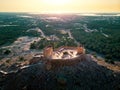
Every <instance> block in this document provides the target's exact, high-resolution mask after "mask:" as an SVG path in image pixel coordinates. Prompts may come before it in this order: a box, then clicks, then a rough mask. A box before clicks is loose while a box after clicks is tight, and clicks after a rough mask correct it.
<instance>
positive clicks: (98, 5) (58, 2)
mask: <svg viewBox="0 0 120 90" xmlns="http://www.w3.org/2000/svg"><path fill="white" fill-rule="evenodd" d="M0 12H37V13H86V12H88V13H95V12H97V13H116V12H120V0H97V1H96V0H84V1H81V0H34V1H33V0H20V1H18V0H12V1H9V0H4V1H2V0H1V3H0Z"/></svg>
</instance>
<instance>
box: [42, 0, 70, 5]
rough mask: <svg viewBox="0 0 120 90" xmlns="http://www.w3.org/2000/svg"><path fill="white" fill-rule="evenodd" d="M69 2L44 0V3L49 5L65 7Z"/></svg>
mask: <svg viewBox="0 0 120 90" xmlns="http://www.w3.org/2000/svg"><path fill="white" fill-rule="evenodd" d="M70 1H71V0H44V3H46V4H49V5H65V4H67V3H69V2H70Z"/></svg>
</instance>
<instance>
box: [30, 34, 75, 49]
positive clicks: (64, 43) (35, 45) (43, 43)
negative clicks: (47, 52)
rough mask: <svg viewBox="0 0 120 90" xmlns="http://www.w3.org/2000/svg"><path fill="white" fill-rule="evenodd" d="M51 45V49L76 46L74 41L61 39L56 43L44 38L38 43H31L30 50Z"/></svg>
mask: <svg viewBox="0 0 120 90" xmlns="http://www.w3.org/2000/svg"><path fill="white" fill-rule="evenodd" d="M48 45H51V46H52V47H53V48H58V47H60V46H77V44H76V43H75V41H74V40H73V39H71V38H67V37H64V36H63V37H62V38H61V39H60V40H58V41H52V40H47V39H46V38H43V39H41V40H40V41H39V42H33V43H31V46H30V48H31V49H43V48H45V46H48Z"/></svg>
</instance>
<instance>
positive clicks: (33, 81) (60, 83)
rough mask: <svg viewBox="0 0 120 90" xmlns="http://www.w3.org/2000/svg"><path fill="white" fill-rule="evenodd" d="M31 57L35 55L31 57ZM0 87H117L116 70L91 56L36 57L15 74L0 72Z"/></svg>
mask: <svg viewBox="0 0 120 90" xmlns="http://www.w3.org/2000/svg"><path fill="white" fill-rule="evenodd" d="M33 60H35V58H33ZM0 78H2V80H1V81H0V83H1V84H2V85H0V87H1V89H2V90H119V89H120V72H119V71H113V70H110V69H108V68H107V67H105V66H102V65H99V64H98V62H97V61H96V59H95V58H93V57H92V56H91V55H87V54H81V55H80V56H79V57H77V58H74V59H67V60H47V59H44V58H41V59H39V60H38V61H37V62H36V63H35V64H32V63H31V65H30V66H29V67H27V68H24V69H21V70H19V71H18V72H15V73H10V74H7V75H3V74H2V73H1V74H0Z"/></svg>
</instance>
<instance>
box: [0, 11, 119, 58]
mask: <svg viewBox="0 0 120 90" xmlns="http://www.w3.org/2000/svg"><path fill="white" fill-rule="evenodd" d="M20 15H23V16H24V15H29V14H24V13H23V14H20V13H13V14H10V13H0V47H2V46H4V45H9V44H11V43H13V42H14V41H15V40H16V39H17V38H18V37H21V36H30V37H39V36H40V33H38V32H37V31H34V30H33V31H30V32H27V30H29V29H31V28H36V27H38V28H40V29H41V30H42V31H43V32H44V34H45V35H46V36H50V35H56V36H57V37H59V38H60V41H59V42H56V41H48V40H46V39H42V40H41V41H39V42H38V43H36V42H34V43H32V44H31V49H35V48H36V49H42V48H44V47H45V46H46V45H52V46H53V47H54V48H56V47H59V46H63V45H70V46H73V45H75V44H74V41H73V40H71V39H69V38H66V37H68V34H64V35H63V34H61V33H60V32H59V30H70V31H71V33H72V35H73V37H74V38H75V39H76V40H77V41H78V42H79V43H81V44H83V45H84V46H85V48H87V49H90V50H92V51H95V52H96V53H98V54H101V55H103V56H104V57H105V58H106V59H107V60H119V59H120V17H119V16H108V17H107V16H78V15H44V14H43V15H29V16H31V17H32V18H23V17H19V16H20ZM53 16H54V17H58V18H61V20H54V19H53V20H50V19H47V18H48V17H53ZM4 25H13V26H4ZM14 25H15V26H14ZM85 26H86V28H85ZM86 29H89V30H92V32H86V31H85V30H86ZM95 30H96V31H95ZM105 35H107V36H105ZM63 36H64V37H65V38H63Z"/></svg>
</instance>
